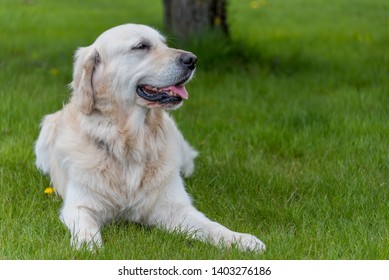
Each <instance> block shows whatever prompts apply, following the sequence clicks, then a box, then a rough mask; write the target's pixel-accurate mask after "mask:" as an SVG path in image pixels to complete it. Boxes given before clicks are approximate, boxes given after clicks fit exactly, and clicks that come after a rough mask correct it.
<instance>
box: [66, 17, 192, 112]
mask: <svg viewBox="0 0 389 280" xmlns="http://www.w3.org/2000/svg"><path fill="white" fill-rule="evenodd" d="M196 61H197V58H196V56H195V55H194V54H192V53H190V52H186V51H183V50H178V49H173V48H169V47H168V46H167V45H166V40H165V38H164V37H163V36H162V35H161V34H160V33H159V32H158V31H156V30H154V29H152V28H150V27H148V26H144V25H137V24H126V25H121V26H118V27H114V28H112V29H109V30H108V31H106V32H104V33H103V34H102V35H100V37H98V38H97V40H96V41H95V42H94V43H93V44H92V45H91V46H89V47H85V48H80V49H79V50H78V51H77V52H76V55H75V63H74V72H73V82H72V83H71V86H72V89H73V97H74V98H75V99H76V102H77V103H78V106H79V107H80V110H81V112H83V113H84V114H87V115H88V114H91V112H92V111H93V110H94V109H99V107H101V106H104V104H107V103H110V102H109V101H113V100H115V102H117V103H118V104H121V105H138V106H142V107H147V108H153V107H161V108H164V109H175V108H177V107H179V106H180V105H181V104H182V101H183V99H187V98H188V92H187V91H186V89H185V84H186V83H187V82H188V81H189V80H190V79H191V78H192V76H193V74H194V71H195V67H196Z"/></svg>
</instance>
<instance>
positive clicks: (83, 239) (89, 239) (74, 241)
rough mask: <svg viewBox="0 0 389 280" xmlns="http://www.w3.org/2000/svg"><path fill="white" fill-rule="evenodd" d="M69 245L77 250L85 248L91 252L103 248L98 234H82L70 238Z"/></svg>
mask: <svg viewBox="0 0 389 280" xmlns="http://www.w3.org/2000/svg"><path fill="white" fill-rule="evenodd" d="M70 245H71V246H72V247H73V248H75V249H77V250H81V249H83V248H86V249H88V250H89V251H91V252H93V251H96V249H98V248H100V247H102V246H103V241H102V238H101V235H100V233H96V234H91V233H88V232H83V233H79V234H77V235H75V236H72V238H71V240H70Z"/></svg>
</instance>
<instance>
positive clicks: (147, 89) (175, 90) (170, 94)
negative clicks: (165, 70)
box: [136, 84, 188, 105]
mask: <svg viewBox="0 0 389 280" xmlns="http://www.w3.org/2000/svg"><path fill="white" fill-rule="evenodd" d="M136 93H137V94H138V95H139V96H140V97H142V98H143V99H145V100H147V101H149V102H152V103H159V104H171V105H175V104H178V103H180V102H182V100H183V99H188V92H187V91H186V89H185V86H184V85H183V84H180V85H174V86H167V87H160V88H158V87H153V86H150V85H141V86H138V87H137V89H136Z"/></svg>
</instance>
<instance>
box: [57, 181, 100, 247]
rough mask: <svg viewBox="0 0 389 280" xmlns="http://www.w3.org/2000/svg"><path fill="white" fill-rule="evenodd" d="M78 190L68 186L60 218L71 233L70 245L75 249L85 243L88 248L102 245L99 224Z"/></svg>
mask: <svg viewBox="0 0 389 280" xmlns="http://www.w3.org/2000/svg"><path fill="white" fill-rule="evenodd" d="M83 197H84V196H83V195H82V194H81V193H80V192H79V190H76V189H74V188H73V187H72V186H68V189H67V192H66V197H65V198H64V202H63V206H62V210H61V215H60V218H61V220H62V222H63V223H64V224H65V225H66V226H67V227H68V229H69V230H70V233H71V245H72V246H73V247H75V248H76V249H80V248H82V246H83V245H86V246H87V248H89V249H90V250H94V249H95V248H96V247H100V246H101V245H102V238H101V234H100V224H99V222H98V219H97V217H96V215H95V211H94V210H93V209H92V208H91V205H89V202H88V201H85V199H82V198H83Z"/></svg>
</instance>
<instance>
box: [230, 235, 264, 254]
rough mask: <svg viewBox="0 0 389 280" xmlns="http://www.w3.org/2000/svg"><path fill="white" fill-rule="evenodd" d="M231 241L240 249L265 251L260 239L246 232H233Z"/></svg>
mask: <svg viewBox="0 0 389 280" xmlns="http://www.w3.org/2000/svg"><path fill="white" fill-rule="evenodd" d="M233 243H235V244H236V246H237V247H238V248H239V249H240V250H242V251H259V252H263V251H266V245H265V244H264V243H263V242H262V241H261V240H259V239H258V238H256V237H255V236H254V235H251V234H247V233H237V234H234V240H233Z"/></svg>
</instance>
